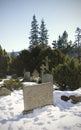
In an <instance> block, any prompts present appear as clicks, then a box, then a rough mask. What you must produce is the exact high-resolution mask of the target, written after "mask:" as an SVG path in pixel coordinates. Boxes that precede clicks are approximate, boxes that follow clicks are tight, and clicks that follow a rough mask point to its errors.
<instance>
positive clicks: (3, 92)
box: [0, 87, 11, 96]
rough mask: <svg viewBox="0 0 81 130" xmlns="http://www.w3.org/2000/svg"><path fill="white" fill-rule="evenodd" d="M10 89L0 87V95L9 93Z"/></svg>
mask: <svg viewBox="0 0 81 130" xmlns="http://www.w3.org/2000/svg"><path fill="white" fill-rule="evenodd" d="M10 94H11V91H10V90H9V89H7V88H5V87H3V88H0V96H5V95H10Z"/></svg>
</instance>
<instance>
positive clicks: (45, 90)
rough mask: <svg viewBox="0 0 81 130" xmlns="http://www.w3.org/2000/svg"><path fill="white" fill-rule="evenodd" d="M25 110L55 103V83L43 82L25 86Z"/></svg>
mask: <svg viewBox="0 0 81 130" xmlns="http://www.w3.org/2000/svg"><path fill="white" fill-rule="evenodd" d="M23 97H24V111H31V110H33V109H34V108H37V107H42V106H45V105H52V104H53V84H52V83H42V84H37V85H33V86H27V87H26V86H24V87H23Z"/></svg>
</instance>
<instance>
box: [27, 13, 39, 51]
mask: <svg viewBox="0 0 81 130" xmlns="http://www.w3.org/2000/svg"><path fill="white" fill-rule="evenodd" d="M38 35H39V31H38V23H37V20H36V16H35V15H33V20H32V22H31V32H30V37H29V39H30V46H29V48H30V49H32V48H34V47H36V46H37V45H38V44H39V37H38Z"/></svg>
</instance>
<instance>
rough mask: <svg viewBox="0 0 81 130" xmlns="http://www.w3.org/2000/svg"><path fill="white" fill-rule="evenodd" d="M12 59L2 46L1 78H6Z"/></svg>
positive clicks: (0, 59)
mask: <svg viewBox="0 0 81 130" xmlns="http://www.w3.org/2000/svg"><path fill="white" fill-rule="evenodd" d="M9 64H10V57H9V56H8V54H7V53H6V51H5V50H3V49H2V47H1V46H0V78H3V77H5V76H6V74H7V73H8V71H9Z"/></svg>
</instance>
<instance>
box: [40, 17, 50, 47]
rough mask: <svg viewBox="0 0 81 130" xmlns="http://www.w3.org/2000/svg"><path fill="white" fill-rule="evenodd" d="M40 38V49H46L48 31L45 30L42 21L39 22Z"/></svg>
mask: <svg viewBox="0 0 81 130" xmlns="http://www.w3.org/2000/svg"><path fill="white" fill-rule="evenodd" d="M39 34H40V37H39V41H40V44H41V45H42V47H47V45H48V30H47V29H46V25H45V23H44V20H43V19H42V21H41V26H40V31H39Z"/></svg>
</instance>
